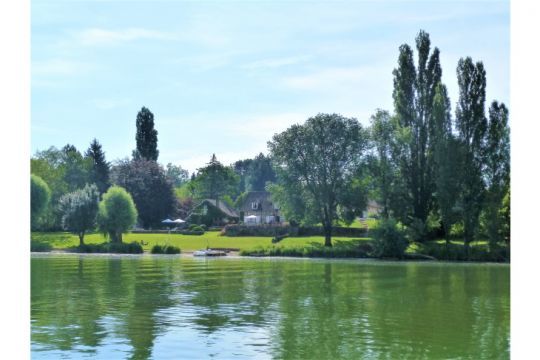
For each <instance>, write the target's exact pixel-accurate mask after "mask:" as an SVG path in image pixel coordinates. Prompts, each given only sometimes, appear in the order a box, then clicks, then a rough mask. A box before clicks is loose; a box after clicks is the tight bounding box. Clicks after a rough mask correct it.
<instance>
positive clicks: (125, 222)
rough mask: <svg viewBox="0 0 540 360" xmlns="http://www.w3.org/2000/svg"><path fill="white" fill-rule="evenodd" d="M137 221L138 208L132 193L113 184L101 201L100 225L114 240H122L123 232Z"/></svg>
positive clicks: (99, 211)
mask: <svg viewBox="0 0 540 360" xmlns="http://www.w3.org/2000/svg"><path fill="white" fill-rule="evenodd" d="M136 221H137V208H136V207H135V203H134V202H133V198H132V197H131V195H130V194H129V193H128V192H127V191H126V190H125V189H124V188H122V187H120V186H112V187H110V188H109V190H107V192H106V193H105V194H103V200H101V202H100V203H99V210H98V225H99V229H100V230H101V231H102V232H103V233H104V234H109V236H110V238H111V241H112V242H119V243H121V242H122V233H124V232H127V231H128V230H129V229H131V228H132V227H133V225H135V222H136Z"/></svg>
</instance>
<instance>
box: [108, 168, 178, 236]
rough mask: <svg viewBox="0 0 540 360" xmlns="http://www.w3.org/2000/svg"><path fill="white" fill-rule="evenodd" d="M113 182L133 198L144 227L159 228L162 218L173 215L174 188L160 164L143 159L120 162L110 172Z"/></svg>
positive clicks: (174, 205) (174, 203) (174, 204)
mask: <svg viewBox="0 0 540 360" xmlns="http://www.w3.org/2000/svg"><path fill="white" fill-rule="evenodd" d="M111 179H112V182H113V183H114V184H115V185H118V186H121V187H123V188H125V189H126V190H127V191H128V192H129V193H130V194H131V196H133V200H134V201H135V204H136V205H137V210H138V214H139V221H140V224H141V225H142V226H143V227H144V228H151V227H153V228H156V227H159V226H161V221H162V220H163V219H165V218H167V217H170V216H173V213H174V212H175V207H176V197H175V194H174V189H173V186H172V184H171V182H170V181H169V178H168V177H167V175H166V174H165V170H164V169H163V167H162V166H161V165H159V164H158V163H157V162H155V161H152V160H144V159H140V160H123V161H119V162H118V163H116V164H115V166H114V167H113V169H112V171H111Z"/></svg>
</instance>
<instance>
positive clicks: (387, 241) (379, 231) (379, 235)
mask: <svg viewBox="0 0 540 360" xmlns="http://www.w3.org/2000/svg"><path fill="white" fill-rule="evenodd" d="M372 236H373V253H374V255H375V256H376V257H379V258H388V257H390V258H398V259H402V258H403V257H404V255H405V250H406V249H407V246H408V245H409V243H408V242H407V239H406V237H405V233H404V231H403V230H402V229H400V228H399V227H398V224H397V222H396V220H395V219H393V218H387V219H383V220H381V221H380V222H379V223H378V224H377V227H376V228H375V229H373V232H372Z"/></svg>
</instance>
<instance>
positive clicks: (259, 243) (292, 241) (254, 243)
mask: <svg viewBox="0 0 540 360" xmlns="http://www.w3.org/2000/svg"><path fill="white" fill-rule="evenodd" d="M31 237H32V240H34V241H40V242H43V243H48V244H50V245H51V246H52V247H53V249H67V248H70V247H74V246H77V245H79V238H78V237H77V236H76V235H72V234H70V233H64V232H55V233H40V232H34V233H32V235H31ZM355 239H356V240H369V239H368V238H361V239H358V238H346V237H335V238H333V239H332V241H333V242H334V243H335V242H336V241H351V240H355ZM104 241H107V239H106V238H105V237H103V235H102V234H97V233H94V234H88V235H86V236H85V237H84V242H85V243H86V244H99V243H102V242H104ZM123 241H124V242H126V243H127V242H132V241H136V242H140V241H144V245H143V249H144V250H145V251H150V249H151V248H152V247H153V246H154V245H162V246H164V245H172V246H176V247H179V248H180V249H182V251H193V250H198V249H204V248H206V246H207V244H208V246H209V247H211V248H235V249H240V250H243V249H253V248H256V247H266V246H271V245H274V246H275V247H278V248H297V247H304V246H307V245H311V244H312V243H314V244H321V245H322V244H324V237H323V236H307V237H296V238H294V237H290V238H285V239H283V240H281V241H280V242H279V243H278V244H272V237H249V236H242V237H228V236H220V234H219V232H217V231H210V232H206V233H205V234H204V235H180V234H170V235H169V234H124V236H123Z"/></svg>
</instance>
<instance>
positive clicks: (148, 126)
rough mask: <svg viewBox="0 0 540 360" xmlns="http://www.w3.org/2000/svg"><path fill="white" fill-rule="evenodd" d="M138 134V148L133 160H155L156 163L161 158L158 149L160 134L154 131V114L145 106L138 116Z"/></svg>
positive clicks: (136, 136) (136, 135) (136, 138)
mask: <svg viewBox="0 0 540 360" xmlns="http://www.w3.org/2000/svg"><path fill="white" fill-rule="evenodd" d="M136 125H137V133H136V134H135V141H136V143H137V147H136V149H135V151H133V158H134V159H136V160H138V159H144V160H154V161H156V160H157V159H158V156H159V150H158V148H157V143H158V138H157V136H158V132H157V130H156V129H154V114H152V112H151V111H150V110H148V109H147V108H145V107H144V106H143V107H142V109H141V111H139V113H138V114H137V120H136Z"/></svg>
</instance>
